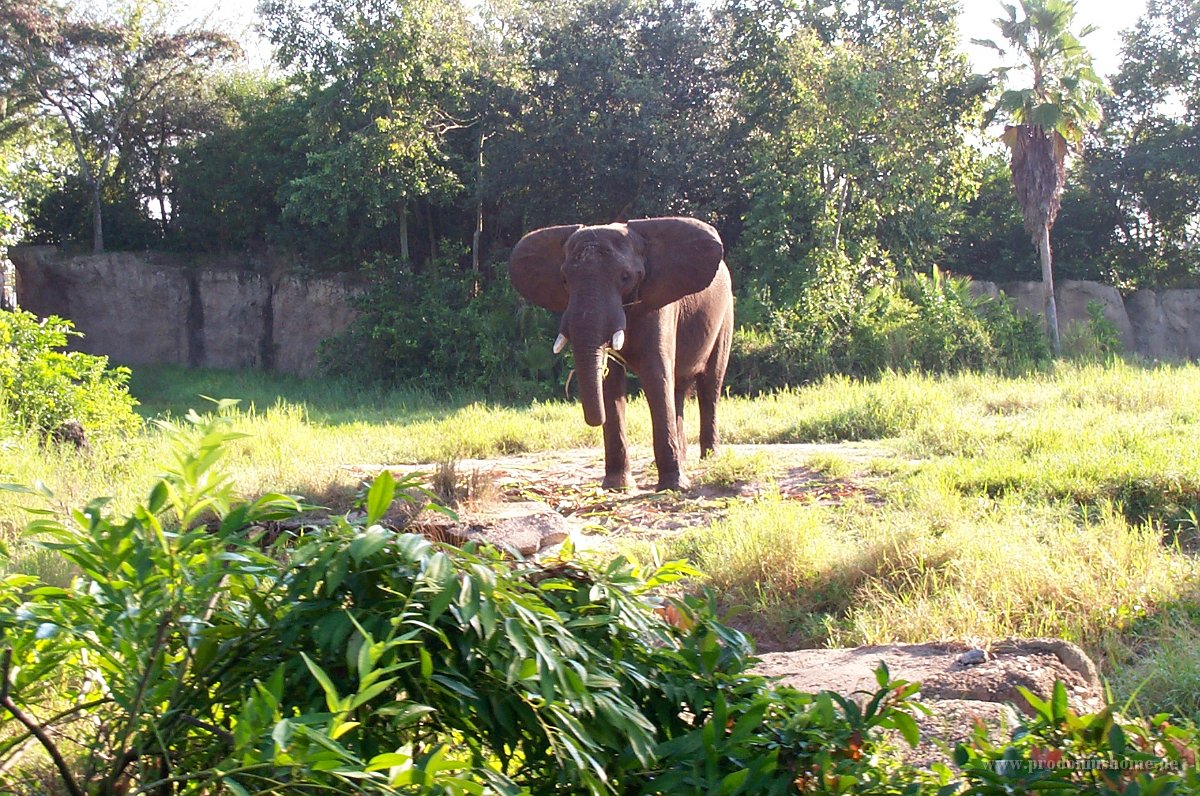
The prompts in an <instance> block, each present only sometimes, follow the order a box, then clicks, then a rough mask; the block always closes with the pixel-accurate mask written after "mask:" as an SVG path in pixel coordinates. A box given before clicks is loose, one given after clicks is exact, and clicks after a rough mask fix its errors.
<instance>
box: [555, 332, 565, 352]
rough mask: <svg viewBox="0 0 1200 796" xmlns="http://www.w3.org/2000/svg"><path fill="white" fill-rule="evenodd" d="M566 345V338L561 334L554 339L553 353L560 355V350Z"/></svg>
mask: <svg viewBox="0 0 1200 796" xmlns="http://www.w3.org/2000/svg"><path fill="white" fill-rule="evenodd" d="M566 344H567V338H565V337H563V336H562V335H561V334H560V335H559V336H558V337H556V338H554V353H556V354H561V353H562V350H563V346H565V345H566Z"/></svg>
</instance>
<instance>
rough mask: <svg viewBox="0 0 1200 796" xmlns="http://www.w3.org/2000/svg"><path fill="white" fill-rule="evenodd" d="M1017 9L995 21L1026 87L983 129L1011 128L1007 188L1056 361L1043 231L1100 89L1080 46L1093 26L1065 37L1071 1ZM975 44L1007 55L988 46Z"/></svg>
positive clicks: (1032, 1) (1032, 0) (1003, 99)
mask: <svg viewBox="0 0 1200 796" xmlns="http://www.w3.org/2000/svg"><path fill="white" fill-rule="evenodd" d="M1020 4H1021V7H1020V12H1021V15H1019V14H1018V9H1017V6H1015V5H1009V4H1005V6H1004V7H1005V9H1006V11H1007V12H1008V16H1007V17H1001V18H999V19H996V20H995V22H996V26H997V27H998V28H999V29H1000V34H1001V36H1002V37H1003V38H1004V41H1005V42H1007V44H1008V45H1009V46H1011V47H1012V48H1013V49H1015V51H1016V54H1017V56H1018V57H1019V58H1020V59H1021V62H1022V66H1023V67H1025V68H1027V69H1028V70H1029V71H1030V72H1031V73H1032V84H1031V85H1030V87H1029V88H1024V89H1007V90H1005V91H1004V92H1003V93H1002V94H1001V95H1000V98H999V100H998V101H997V102H996V104H995V105H994V106H993V107H992V108H991V110H990V111H989V112H988V113H987V114H986V115H985V117H984V123H985V125H986V124H988V123H990V122H991V120H992V119H993V118H995V116H996V115H997V114H1001V113H1003V114H1004V115H1006V116H1007V117H1009V118H1011V119H1012V120H1013V121H1014V122H1015V124H1011V125H1008V126H1006V127H1005V128H1004V135H1003V136H1002V140H1003V141H1004V143H1005V145H1006V146H1007V147H1008V148H1009V151H1010V152H1011V161H1010V167H1011V170H1012V181H1013V187H1014V188H1015V189H1016V194H1017V203H1018V204H1019V205H1020V207H1021V214H1022V216H1023V217H1024V220H1025V229H1026V231H1028V232H1029V234H1030V235H1031V236H1032V237H1033V242H1034V245H1036V246H1037V248H1038V253H1039V255H1040V259H1041V266H1042V284H1043V289H1044V291H1045V309H1046V328H1047V331H1048V332H1049V335H1050V345H1051V348H1052V349H1053V350H1054V353H1055V354H1056V355H1057V354H1058V353H1059V352H1060V345H1059V336H1058V310H1057V307H1056V306H1055V301H1054V271H1053V263H1052V254H1051V250H1050V228H1051V227H1053V226H1054V221H1055V219H1056V218H1057V217H1058V211H1059V208H1060V207H1061V205H1062V192H1063V186H1064V184H1065V182H1066V166H1065V162H1066V156H1067V152H1068V149H1069V148H1070V147H1071V146H1076V147H1078V146H1079V144H1080V143H1081V141H1082V139H1083V134H1084V130H1085V128H1086V126H1087V125H1088V124H1090V123H1092V122H1096V121H1098V120H1099V119H1100V116H1101V108H1100V104H1099V101H1098V98H1099V95H1100V94H1102V93H1103V92H1104V91H1105V90H1106V89H1105V86H1104V82H1103V81H1102V80H1101V79H1100V77H1099V76H1098V75H1097V74H1096V71H1095V69H1094V68H1093V67H1092V57H1091V55H1090V54H1089V53H1088V51H1087V49H1086V48H1085V47H1084V46H1083V44H1082V42H1081V39H1082V38H1083V37H1085V36H1087V35H1088V34H1089V33H1091V32H1092V31H1094V30H1095V28H1093V27H1087V28H1084V29H1083V30H1082V31H1080V33H1079V34H1075V33H1073V32H1072V31H1071V24H1072V22H1073V21H1074V19H1075V2H1074V0H1020ZM977 43H978V44H982V45H985V46H989V47H991V48H993V49H995V50H996V51H998V52H999V53H1000V54H1001V55H1002V56H1004V55H1007V51H1006V50H1005V49H1004V48H1003V47H1001V46H1000V45H998V44H996V43H995V42H993V41H990V40H979V41H977ZM1012 68H1013V67H1001V68H999V69H997V70H996V76H997V77H998V78H999V79H1001V80H1005V79H1006V78H1007V76H1008V74H1009V72H1010V71H1011V70H1012Z"/></svg>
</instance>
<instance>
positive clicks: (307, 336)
mask: <svg viewBox="0 0 1200 796" xmlns="http://www.w3.org/2000/svg"><path fill="white" fill-rule="evenodd" d="M9 257H10V259H11V260H12V262H13V264H14V265H15V266H16V268H15V274H14V273H13V269H12V268H4V267H2V266H0V307H2V306H5V303H6V302H7V303H11V301H12V298H13V295H14V294H15V298H16V302H17V304H18V305H19V306H21V307H23V308H25V309H27V310H29V311H30V312H33V313H35V314H37V315H40V316H43V317H45V316H47V315H59V316H62V317H64V318H70V319H71V320H72V321H74V322H75V328H76V329H78V330H79V331H81V332H83V334H84V337H83V339H82V340H78V341H76V345H77V346H78V348H79V349H80V350H82V351H87V352H88V353H92V354H105V355H107V356H109V357H111V358H112V359H113V360H114V361H115V362H119V363H122V364H127V365H147V364H180V365H190V366H193V367H216V368H237V369H241V368H257V369H263V370H278V371H281V372H283V373H293V374H297V375H309V374H312V373H314V372H315V371H316V370H317V366H318V364H319V362H318V350H319V348H320V345H321V342H322V341H323V340H325V339H326V338H329V337H333V336H334V335H336V334H338V333H339V332H341V331H343V330H345V329H346V328H347V327H348V326H349V325H350V323H351V322H352V321H353V320H354V317H355V310H354V303H355V299H356V298H357V297H358V296H360V295H361V294H362V291H363V288H362V286H361V285H357V284H355V283H353V282H351V281H348V280H346V279H339V278H330V277H326V278H319V279H306V278H302V277H299V276H294V275H282V274H279V273H278V272H277V271H273V270H272V269H270V268H269V267H267V265H266V264H264V263H260V262H254V263H248V262H244V261H243V262H228V261H226V262H217V261H211V262H209V261H206V262H196V261H191V260H188V259H186V258H182V257H173V256H169V255H163V254H154V253H131V252H116V253H110V254H95V255H82V256H74V257H69V256H65V255H62V254H60V253H59V252H58V250H57V249H56V248H55V247H53V246H20V247H16V248H14V249H12V250H11V251H10V252H9ZM0 263H2V261H0ZM14 276H15V280H14ZM14 281H15V282H16V285H15V291H14V286H13V282H14ZM972 290H973V291H974V292H975V293H976V295H981V296H983V295H986V296H998V295H1001V294H1003V295H1005V296H1007V297H1008V298H1009V299H1010V300H1011V301H1012V302H1013V304H1014V305H1015V306H1016V307H1017V309H1019V310H1023V311H1025V312H1031V313H1041V311H1042V284H1041V282H1005V283H1002V284H999V285H997V284H995V283H992V282H975V283H973V284H972ZM1055 298H1056V301H1057V306H1058V318H1059V324H1060V326H1061V328H1063V329H1065V328H1067V327H1068V326H1069V325H1070V324H1072V323H1087V322H1088V321H1089V320H1090V316H1089V314H1088V305H1089V304H1091V303H1092V302H1097V303H1098V304H1099V305H1100V307H1101V308H1102V310H1103V312H1104V317H1106V318H1107V319H1108V320H1109V321H1111V322H1112V324H1113V325H1114V326H1115V327H1116V329H1117V332H1118V333H1119V334H1120V336H1121V340H1122V341H1123V342H1124V344H1125V347H1126V350H1128V351H1130V352H1131V353H1136V354H1138V355H1140V356H1143V357H1146V358H1149V359H1166V360H1184V359H1191V360H1196V359H1200V290H1164V291H1161V292H1157V293H1156V292H1154V291H1151V290H1139V291H1136V292H1134V293H1131V294H1130V295H1128V296H1126V297H1125V298H1124V299H1122V297H1121V294H1120V293H1118V292H1117V290H1116V289H1115V288H1112V287H1109V286H1107V285H1101V284H1097V283H1095V282H1080V281H1070V280H1067V281H1063V282H1061V283H1059V284H1058V285H1057V286H1056V291H1055Z"/></svg>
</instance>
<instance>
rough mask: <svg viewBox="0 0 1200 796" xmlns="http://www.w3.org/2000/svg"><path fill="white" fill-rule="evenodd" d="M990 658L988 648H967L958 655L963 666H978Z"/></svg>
mask: <svg viewBox="0 0 1200 796" xmlns="http://www.w3.org/2000/svg"><path fill="white" fill-rule="evenodd" d="M987 659H988V654H987V650H981V649H973V650H967V651H966V652H964V653H963V654H962V655H959V656H958V662H959V663H961V664H962V665H963V666H978V665H979V664H981V663H983V662H985V661H986V660H987Z"/></svg>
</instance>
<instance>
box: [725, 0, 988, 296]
mask: <svg viewBox="0 0 1200 796" xmlns="http://www.w3.org/2000/svg"><path fill="white" fill-rule="evenodd" d="M816 5H819V6H820V8H817V7H815V6H814V5H812V4H810V5H806V6H805V7H803V8H801V7H799V6H798V5H797V4H794V3H789V2H786V0H730V2H727V3H726V5H725V7H724V8H723V12H722V13H723V15H724V18H725V25H726V27H727V28H728V29H729V34H728V35H729V39H730V43H729V50H730V55H729V60H730V62H731V68H732V70H733V71H734V72H735V74H736V80H737V84H738V101H737V105H736V113H735V115H736V121H735V127H736V128H737V132H736V133H735V134H734V135H733V136H731V138H732V139H733V140H740V141H743V142H745V144H744V148H745V149H746V150H748V152H749V153H750V155H751V157H752V160H751V162H750V163H749V164H747V166H746V167H745V168H743V169H741V172H742V174H743V177H742V185H743V190H744V192H745V194H746V195H747V197H748V199H747V209H746V212H745V221H746V228H745V230H744V234H743V243H742V246H741V248H740V250H739V252H738V254H739V255H740V259H741V260H742V261H744V263H745V268H746V269H753V271H752V273H753V274H754V276H755V278H756V282H757V283H758V285H759V287H760V288H761V290H762V292H763V293H765V292H766V291H767V290H770V291H771V294H770V296H765V295H764V296H763V298H764V299H766V301H765V303H766V304H767V305H768V307H769V308H774V309H778V308H780V307H783V306H791V305H793V304H794V303H795V301H796V300H797V299H798V298H799V297H800V296H801V294H803V293H805V292H806V291H807V290H808V289H809V287H810V286H811V285H812V284H813V282H814V280H817V279H819V278H821V279H824V278H827V277H828V278H831V279H834V280H835V281H836V282H837V286H836V288H835V289H834V290H833V292H834V293H837V294H839V296H840V297H841V299H842V300H848V299H849V298H850V296H849V295H847V291H850V292H853V291H859V290H863V289H865V288H866V287H868V286H869V284H870V283H872V282H878V281H879V280H880V279H886V278H889V277H890V276H891V274H892V272H893V271H894V270H899V271H901V272H913V271H919V270H925V269H927V268H928V267H929V264H930V262H936V261H937V260H938V259H939V258H940V255H941V252H942V247H943V245H944V242H945V240H946V239H947V238H948V233H949V230H950V229H952V228H953V227H954V226H955V224H956V219H957V216H958V215H959V214H960V213H961V208H962V206H963V204H964V202H965V200H966V199H967V197H968V196H969V195H970V194H971V193H972V192H973V190H974V189H975V187H976V185H977V180H978V177H977V173H978V170H979V169H978V158H977V155H976V154H975V153H974V152H973V150H972V148H971V146H970V145H969V143H968V141H967V137H968V132H969V130H970V129H972V128H974V126H975V125H976V124H977V123H978V118H979V113H980V110H981V103H980V96H979V91H978V88H977V87H976V85H975V81H973V80H972V78H971V75H970V74H969V71H968V69H967V65H966V62H965V59H964V58H963V56H962V55H961V54H960V53H959V52H958V47H957V40H956V35H957V34H956V31H955V26H954V19H955V17H954V13H953V12H954V5H953V3H949V2H946V1H945V0H901V1H899V2H859V3H851V2H836V3H823V4H816ZM746 281H748V280H746ZM746 281H744V282H743V284H746ZM751 306H752V305H751ZM744 317H745V316H744Z"/></svg>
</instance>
